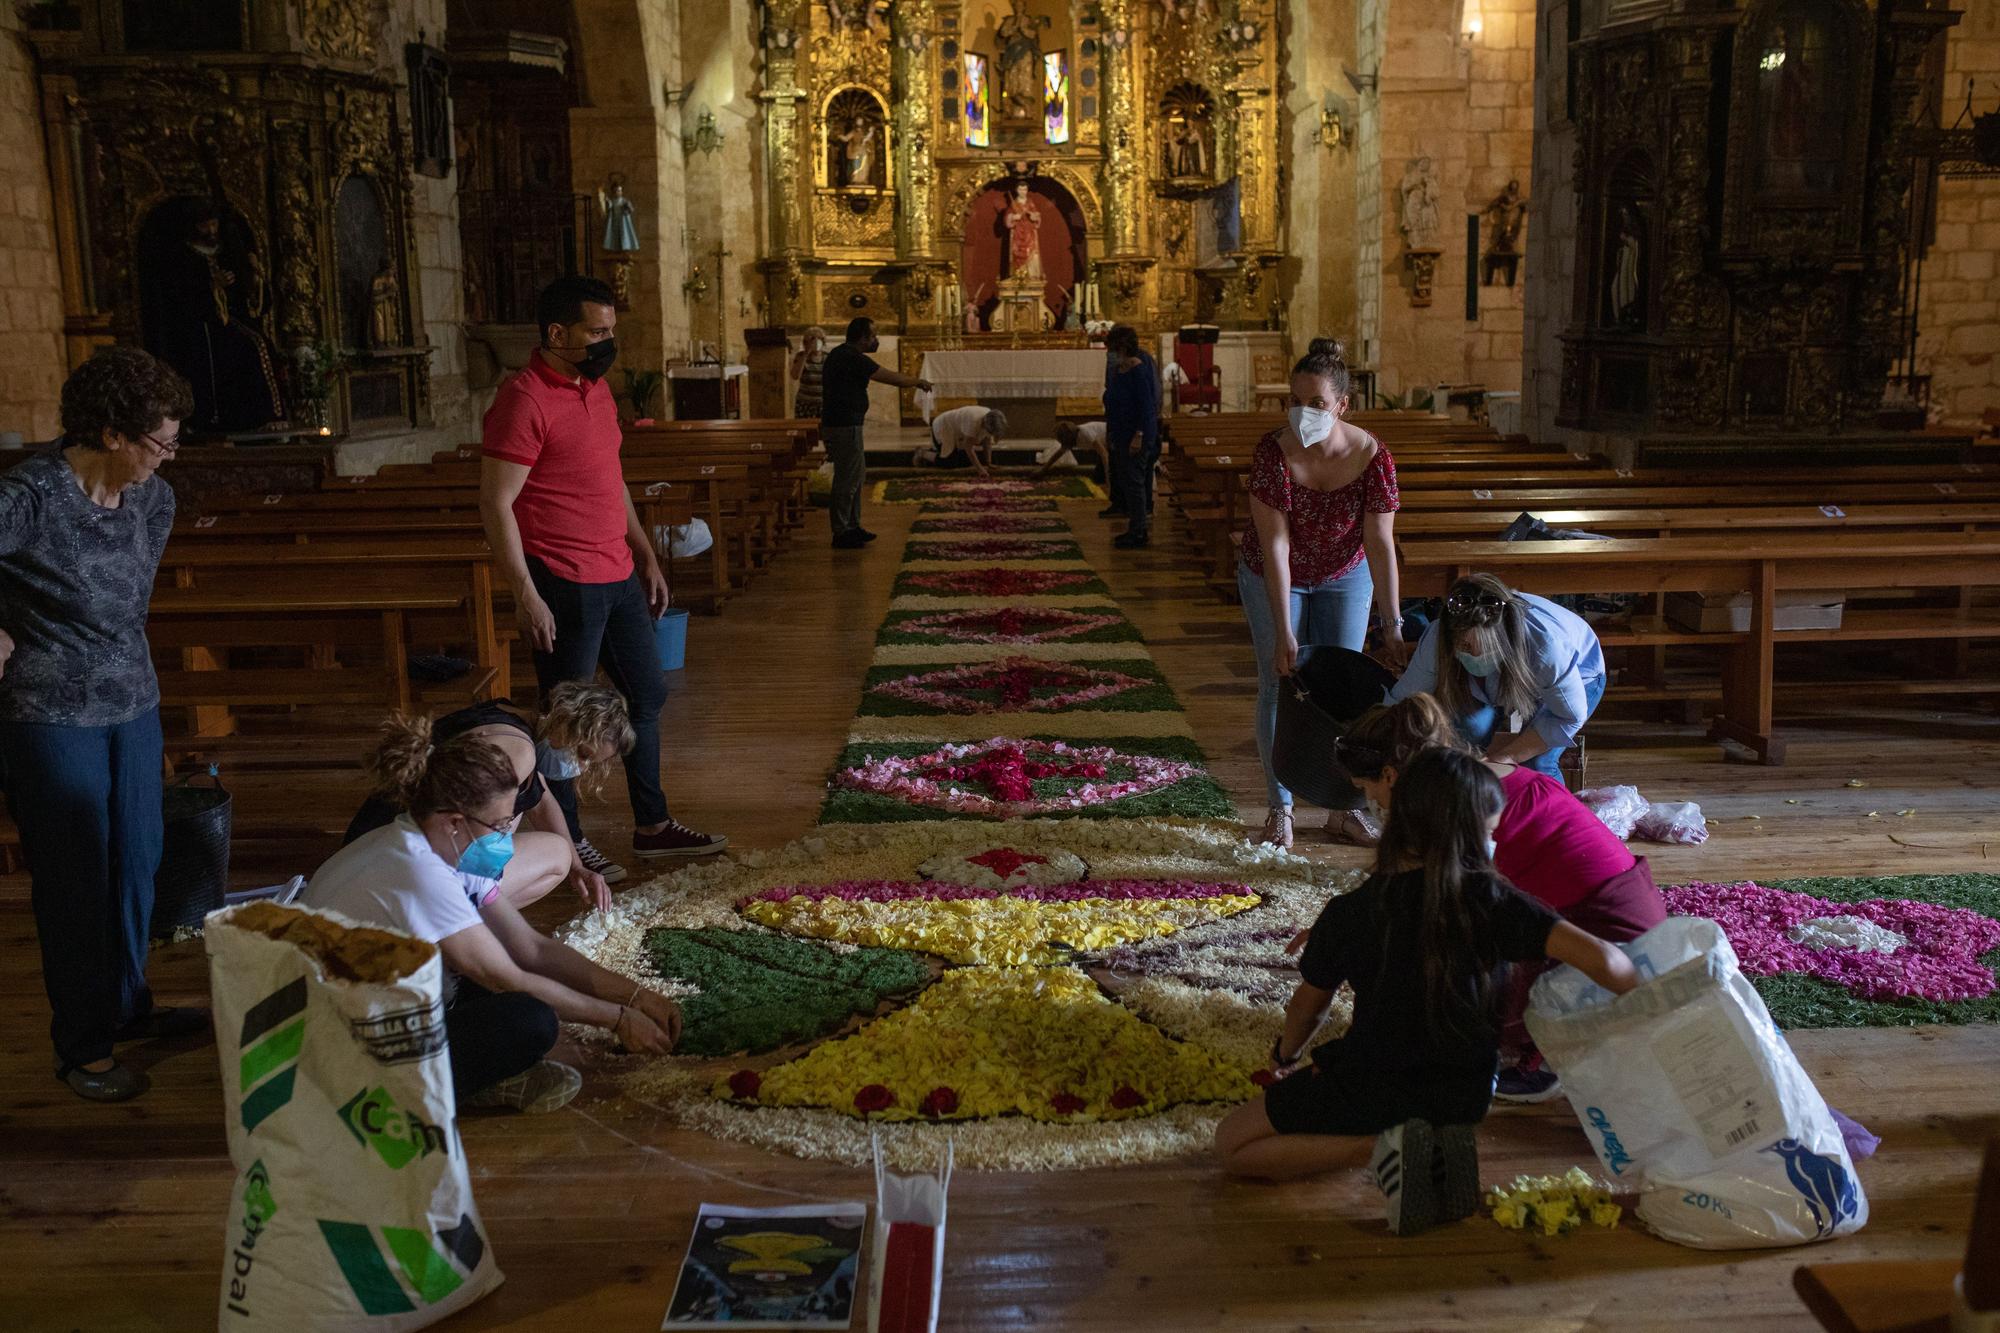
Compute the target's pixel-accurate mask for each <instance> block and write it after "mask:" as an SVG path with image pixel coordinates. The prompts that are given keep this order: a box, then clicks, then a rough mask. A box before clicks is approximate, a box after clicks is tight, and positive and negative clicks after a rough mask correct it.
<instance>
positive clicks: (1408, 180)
mask: <svg viewBox="0 0 2000 1333" xmlns="http://www.w3.org/2000/svg"><path fill="white" fill-rule="evenodd" d="M1398 191H1399V193H1401V195H1402V196H1403V243H1404V244H1405V245H1406V246H1408V247H1409V248H1410V249H1412V250H1435V249H1437V239H1438V230H1439V227H1440V225H1441V224H1440V221H1439V217H1438V200H1439V198H1440V191H1439V189H1438V178H1437V168H1436V167H1435V166H1433V165H1432V163H1431V160H1430V159H1429V158H1428V157H1413V158H1411V159H1410V162H1409V165H1408V166H1406V167H1404V168H1403V182H1402V184H1401V185H1400V186H1399V187H1398Z"/></svg>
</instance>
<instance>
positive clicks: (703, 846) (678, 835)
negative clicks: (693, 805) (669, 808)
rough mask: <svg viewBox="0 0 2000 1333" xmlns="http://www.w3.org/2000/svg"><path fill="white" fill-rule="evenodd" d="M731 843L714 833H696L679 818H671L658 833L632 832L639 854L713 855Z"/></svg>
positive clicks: (633, 848) (634, 850) (635, 849)
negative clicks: (678, 819)
mask: <svg viewBox="0 0 2000 1333" xmlns="http://www.w3.org/2000/svg"><path fill="white" fill-rule="evenodd" d="M728 845H729V839H727V838H724V837H721V836H719V835H717V834H713V833H696V832H695V831H694V830H693V829H691V828H689V827H687V826H686V825H685V824H682V823H680V822H679V821H677V820H672V819H669V820H668V821H667V823H666V827H665V828H662V829H661V830H660V831H659V832H658V833H640V832H638V831H637V830H634V832H633V834H632V851H633V852H634V853H635V854H636V855H639V856H712V855H714V854H715V853H716V852H719V851H721V850H722V849H723V848H724V847H727V846H728Z"/></svg>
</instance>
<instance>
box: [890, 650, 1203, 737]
mask: <svg viewBox="0 0 2000 1333" xmlns="http://www.w3.org/2000/svg"><path fill="white" fill-rule="evenodd" d="M965 665H966V664H965V663H963V662H938V663H933V664H930V665H916V666H878V667H870V668H869V669H868V679H867V682H866V684H864V685H863V687H862V695H861V707H860V709H859V710H858V712H859V715H860V716H862V717H971V716H980V715H978V714H971V713H960V712H958V711H957V710H955V709H950V708H933V707H931V706H930V705H929V704H924V703H917V702H914V701H913V700H909V699H899V698H895V697H894V696H891V695H885V694H876V693H874V692H873V691H874V689H875V687H876V686H877V685H880V684H882V683H883V682H884V681H891V680H901V679H902V678H903V677H905V676H919V675H924V674H926V673H928V672H933V671H949V670H952V669H954V668H956V667H961V666H965ZM977 665H982V666H986V665H992V666H997V665H998V663H979V664H977ZM1045 665H1048V666H1060V667H1077V668H1079V669H1082V670H1088V671H1115V672H1118V673H1119V674H1120V675H1125V676H1134V677H1137V678H1138V679H1140V680H1142V681H1145V682H1147V683H1146V684H1144V685H1134V686H1132V687H1131V688H1129V689H1127V690H1125V691H1124V692H1122V693H1119V694H1113V695H1108V696H1106V697H1104V698H1101V699H1092V700H1090V701H1089V702H1087V703H1083V704H1079V705H1077V706H1075V707H1073V708H1058V709H1054V710H1052V711H1054V712H1058V713H1163V712H1178V711H1179V710H1180V704H1179V703H1177V702H1175V700H1174V691H1173V688H1172V687H1171V686H1169V685H1168V684H1167V682H1166V680H1165V678H1164V677H1162V676H1161V675H1160V669H1159V668H1158V667H1156V666H1154V665H1153V664H1152V662H1150V661H1148V660H1146V659H1143V658H1118V659H1114V660H1112V661H1109V662H1049V663H1045ZM1075 688H1077V689H1079V690H1081V689H1088V688H1089V686H1088V685H1078V686H1076V687H1075ZM984 716H988V717H993V718H996V719H997V718H1018V717H1033V716H1034V713H1033V712H1032V711H1029V710H1002V711H999V712H994V713H989V714H984ZM1017 725H1018V724H1017ZM994 726H995V728H996V734H1003V733H1004V732H1005V731H1006V726H1005V725H1004V724H1003V723H1000V722H997V721H996V722H995V724H994Z"/></svg>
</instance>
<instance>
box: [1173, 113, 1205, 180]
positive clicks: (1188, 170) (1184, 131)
mask: <svg viewBox="0 0 2000 1333" xmlns="http://www.w3.org/2000/svg"><path fill="white" fill-rule="evenodd" d="M1207 131H1208V127H1207V126H1206V125H1204V124H1201V123H1199V122H1197V121H1193V120H1183V121H1179V122H1177V123H1175V124H1172V125H1169V126H1168V127H1167V142H1168V174H1169V175H1172V176H1175V177H1178V178H1182V179H1188V178H1200V179H1204V180H1205V179H1207V177H1208V132H1207Z"/></svg>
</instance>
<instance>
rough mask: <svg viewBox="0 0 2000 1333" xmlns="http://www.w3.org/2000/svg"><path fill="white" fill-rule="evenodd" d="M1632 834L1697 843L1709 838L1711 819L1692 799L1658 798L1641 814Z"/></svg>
mask: <svg viewBox="0 0 2000 1333" xmlns="http://www.w3.org/2000/svg"><path fill="white" fill-rule="evenodd" d="M1632 836H1634V837H1636V838H1643V839H1644V840H1645V841H1647V842H1679V843H1686V844H1688V845H1689V846H1694V845H1696V844H1699V843H1704V842H1707V841H1708V822H1707V821H1706V820H1704V819H1703V818H1702V817H1701V807H1700V806H1698V805H1696V804H1695V803H1694V802H1693V801H1655V802H1653V803H1652V804H1651V805H1650V806H1648V807H1647V808H1646V813H1645V814H1643V815H1641V816H1639V822H1638V823H1637V824H1635V825H1633V827H1632Z"/></svg>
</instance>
